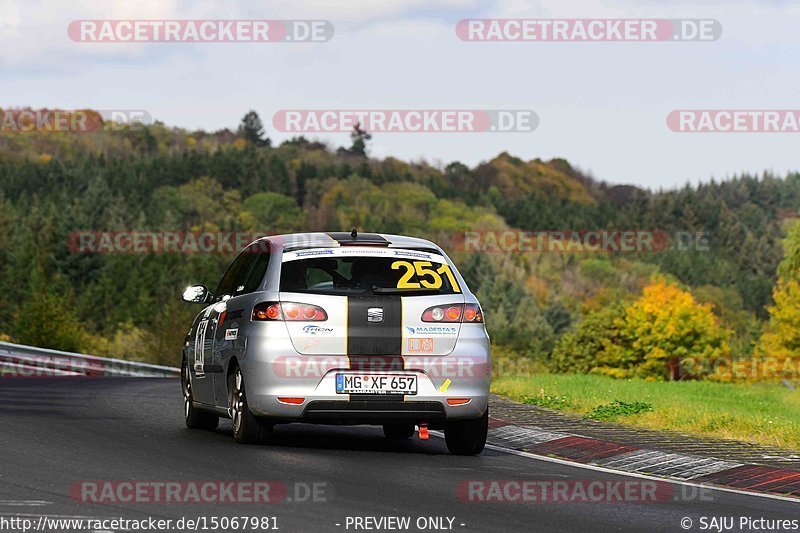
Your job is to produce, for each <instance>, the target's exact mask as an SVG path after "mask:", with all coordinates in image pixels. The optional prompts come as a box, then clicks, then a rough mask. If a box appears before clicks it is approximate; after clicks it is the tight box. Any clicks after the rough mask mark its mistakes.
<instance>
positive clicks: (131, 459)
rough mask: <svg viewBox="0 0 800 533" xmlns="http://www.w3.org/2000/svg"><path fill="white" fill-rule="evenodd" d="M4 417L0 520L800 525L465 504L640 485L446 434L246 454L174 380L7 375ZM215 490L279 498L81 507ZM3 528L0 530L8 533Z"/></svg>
mask: <svg viewBox="0 0 800 533" xmlns="http://www.w3.org/2000/svg"><path fill="white" fill-rule="evenodd" d="M0 413H2V414H1V415H0V416H1V417H2V418H1V420H0V423H2V428H3V429H2V431H1V432H0V443H2V455H1V456H0V457H2V459H0V519H8V518H11V517H17V518H29V519H30V520H32V521H33V522H36V523H37V524H38V520H39V519H40V518H41V517H42V516H45V517H49V518H58V517H62V518H63V517H77V518H79V519H86V518H128V519H146V518H150V517H152V518H154V519H172V520H178V519H181V518H192V519H195V520H199V519H200V517H205V518H206V520H208V519H210V518H211V517H217V518H219V517H234V516H241V517H268V518H270V519H271V520H272V522H271V523H270V524H269V527H275V526H277V527H278V529H279V530H280V531H314V532H324V531H339V532H344V531H473V532H477V531H537V532H538V531H647V532H653V531H687V530H688V531H702V530H704V528H702V524H703V522H702V521H701V520H703V519H705V524H706V525H710V524H711V522H710V520H711V519H712V518H715V517H716V518H719V519H722V518H729V519H733V520H734V522H733V523H734V527H733V528H732V529H730V530H732V531H739V530H740V529H741V528H740V522H739V520H740V519H741V517H748V518H749V519H753V520H759V519H767V520H775V519H786V520H795V521H796V520H798V519H800V504H798V503H793V502H788V501H781V500H778V499H771V498H765V497H759V496H750V495H746V494H736V493H730V492H724V491H719V490H712V489H703V490H702V493H701V494H697V492H698V491H697V489H694V488H692V487H684V486H681V485H674V486H671V487H672V488H673V489H674V491H673V492H674V493H671V495H669V496H667V497H661V498H659V501H608V502H607V501H601V502H590V503H586V502H584V503H564V502H560V503H555V502H539V501H535V502H531V501H527V502H523V503H521V502H519V501H512V502H497V501H492V502H481V501H470V498H469V497H468V494H467V492H466V489H465V487H467V486H469V485H468V483H469V482H470V481H476V480H484V481H487V480H498V481H501V482H502V481H504V480H517V481H519V480H533V481H548V482H549V481H568V482H570V483H572V484H571V485H570V486H571V487H572V486H574V484H575V483H578V484H581V483H584V484H585V483H589V482H591V481H594V480H602V481H604V482H613V481H623V482H624V481H628V482H631V481H633V482H637V483H638V482H641V481H642V480H641V479H639V478H632V477H626V476H624V475H615V474H609V473H606V472H599V471H595V470H590V469H585V468H580V467H577V466H570V465H563V464H558V463H554V462H550V461H545V460H539V459H536V458H531V457H523V456H519V455H514V454H510V453H506V452H503V451H500V450H497V449H487V450H486V451H484V453H483V454H482V455H481V456H479V457H456V456H452V455H449V454H448V452H447V449H446V447H445V445H444V441H443V440H442V439H441V438H440V437H438V436H431V438H430V440H428V441H427V442H423V441H420V440H418V439H416V438H413V439H410V440H403V441H390V440H387V439H386V438H384V436H383V432H382V430H381V429H380V428H379V427H369V426H342V427H339V426H311V425H304V424H293V425H282V426H278V427H277V429H276V430H275V434H274V436H273V437H272V438H271V440H270V442H269V443H266V444H263V445H258V446H244V445H238V444H235V443H234V442H233V439H232V437H231V429H230V422H229V421H227V420H223V421H222V423H221V424H220V427H219V428H218V429H217V430H216V431H214V432H210V431H202V430H189V429H187V428H186V427H185V426H184V423H183V415H182V398H181V391H180V384H179V382H178V381H177V380H172V379H144V378H96V379H87V378H31V379H4V380H2V382H1V383H0ZM209 480H212V481H219V482H224V481H231V482H235V481H238V482H252V481H265V480H266V481H269V482H270V483H274V484H275V485H271V486H273V488H274V487H277V486H280V487H283V488H284V493H283V495H282V497H280V498H277V499H278V500H279V501H274V502H272V503H263V502H262V503H246V502H241V503H230V502H226V503H214V502H209V501H203V502H202V503H196V502H195V501H186V502H168V501H165V499H163V498H162V499H161V500H158V501H147V498H139V499H138V500H136V501H132V502H131V501H122V500H124V499H125V498H120V494H121V493H120V492H119V491H116V492H114V493H113V494H111V496H110V497H107V498H105V499H104V500H103V499H102V498H101V499H100V501H97V502H91V501H85V500H86V499H87V498H88V499H89V500H91V497H92V496H86V494H87V493H86V492H85V489H86V487H87V486H90V487H92V486H94V487H97V486H101V487H106V488H107V487H109V486H113V487H117V488H119V486H120V485H119V483H121V482H126V481H127V482H140V483H141V482H176V481H180V482H183V483H186V482H192V481H196V482H201V481H209ZM87 483H88V484H89V485H87ZM91 483H95V484H97V485H91ZM104 483H105V484H104ZM182 486H185V485H182ZM82 491H84V492H82ZM278 492H279V491H278ZM276 493H277V492H276V491H275V490H273V492H271V494H276ZM92 494H94V496H95V497H98V495H102V494H101V493H100V492H95V493H92ZM126 494H127V493H126ZM107 496H108V494H107ZM298 500H300V501H298ZM314 500H316V501H314ZM388 517H407V518H408V519H409V522H408V523H409V526H408V527H407V528H405V529H403V528H399V527H397V526H398V522H392V521H390V520H389V518H388ZM381 518H383V521H382V522H379V521H378V520H379V519H381ZM687 519H689V520H691V521H692V522H691V525H689V522H688V521H687ZM682 521H683V522H682ZM400 523H402V522H400ZM719 523H720V524H724V522H719ZM729 523H731V522H729ZM8 524H9V523H6V526H7V527H5V528H0V529H3V531H13V530H14V529H13V528H11V527H10V526H9V525H8ZM206 524H207V525H208V526H209V527H210V524H209V523H208V522H206ZM762 524H763V523H762ZM685 526H689V527H688V529H687V528H686V527H685ZM194 529H200V530H202V528H194ZM242 529H244V530H247V531H261V530H262V529H252V528H242V527H241V526H240V528H239V530H242ZM206 530H207V531H214V529H206ZM228 530H233V528H232V527H229V528H228ZM705 530H716V529H715V528H709V527H706V528H705ZM726 530H727V529H726ZM744 530H755V529H752V528H749V527H746V528H744ZM778 530H786V529H783V528H781V529H778ZM53 531H56V530H55V529H53ZM56 533H58V532H57V531H56Z"/></svg>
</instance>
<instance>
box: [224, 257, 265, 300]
mask: <svg viewBox="0 0 800 533" xmlns="http://www.w3.org/2000/svg"><path fill="white" fill-rule="evenodd" d="M255 258H256V256H255V255H254V254H252V253H249V252H247V251H244V252H242V253H240V254H239V256H238V257H237V258H236V259H235V260H234V261H233V263H232V264H231V266H230V267H229V268H228V271H227V272H225V275H224V276H222V280H221V281H220V282H219V286H218V287H217V292H216V296H217V297H218V298H222V297H223V296H225V295H228V296H233V295H234V293H235V292H236V289H237V287H239V286H241V285H244V276H245V275H246V274H247V271H248V269H249V266H250V262H251V261H253V260H254V259H255Z"/></svg>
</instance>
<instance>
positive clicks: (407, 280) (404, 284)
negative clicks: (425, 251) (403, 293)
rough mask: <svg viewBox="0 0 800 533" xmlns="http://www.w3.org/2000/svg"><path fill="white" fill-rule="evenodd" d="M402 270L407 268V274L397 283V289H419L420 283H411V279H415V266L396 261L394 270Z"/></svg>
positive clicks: (393, 265) (406, 262)
mask: <svg viewBox="0 0 800 533" xmlns="http://www.w3.org/2000/svg"><path fill="white" fill-rule="evenodd" d="M401 268H405V269H406V272H405V274H403V275H402V276H401V277H400V281H398V282H397V288H398V289H419V283H416V282H413V281H411V278H413V277H414V265H412V264H411V263H409V262H408V261H395V262H394V263H392V270H400V269H401Z"/></svg>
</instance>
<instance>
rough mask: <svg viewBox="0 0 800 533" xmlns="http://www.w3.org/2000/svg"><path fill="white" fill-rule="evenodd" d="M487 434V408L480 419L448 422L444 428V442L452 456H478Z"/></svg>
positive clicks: (484, 444)
mask: <svg viewBox="0 0 800 533" xmlns="http://www.w3.org/2000/svg"><path fill="white" fill-rule="evenodd" d="M488 434H489V408H488V407H487V408H486V411H484V412H483V416H481V417H480V418H474V419H471V420H456V421H453V422H448V423H447V425H445V428H444V440H445V442H446V443H447V449H448V450H450V453H452V454H453V455H478V454H479V453H481V452H482V451H483V448H484V446H486V437H487V435H488Z"/></svg>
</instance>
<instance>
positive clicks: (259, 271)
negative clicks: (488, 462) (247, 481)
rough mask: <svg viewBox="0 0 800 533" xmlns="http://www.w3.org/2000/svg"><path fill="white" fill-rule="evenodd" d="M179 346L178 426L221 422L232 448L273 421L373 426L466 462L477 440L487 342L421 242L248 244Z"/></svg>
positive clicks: (445, 271) (287, 239)
mask: <svg viewBox="0 0 800 533" xmlns="http://www.w3.org/2000/svg"><path fill="white" fill-rule="evenodd" d="M183 299H184V300H185V301H187V302H192V303H201V304H204V305H205V306H206V307H205V309H203V311H201V312H200V314H199V315H197V318H195V320H194V323H193V324H192V327H191V329H190V330H189V333H188V334H187V336H186V340H185V343H184V348H183V362H182V373H181V376H182V379H181V380H182V385H183V396H184V414H185V417H186V425H187V426H188V427H190V428H206V429H214V428H216V427H217V425H218V423H219V418H220V417H229V418H231V419H232V422H233V435H234V438H235V440H236V441H237V442H242V443H257V442H262V441H264V440H265V439H266V438H267V437H268V436H269V434H270V432H271V431H272V429H273V427H274V426H275V424H278V423H285V422H309V423H327V424H374V425H382V426H383V430H384V433H385V435H386V437H388V438H410V437H412V436H413V435H414V433H415V432H416V428H419V436H420V438H422V439H427V438H428V429H442V430H444V434H445V440H446V443H447V447H448V449H449V450H450V452H451V453H454V454H459V455H475V454H479V453H480V452H481V451H482V450H483V448H484V445H485V443H486V435H487V430H488V396H489V384H490V380H491V363H490V348H489V337H488V335H487V333H486V328H485V326H484V318H483V312H482V310H481V307H480V304H479V303H478V300H477V299H476V298H475V296H474V295H473V294H472V293H470V291H469V289H468V287H467V284H466V283H465V282H464V279H463V278H462V277H461V274H459V272H458V270H457V269H456V267H455V265H454V264H453V262H452V261H451V260H450V259H449V258H448V257H447V255H446V254H445V253H444V251H443V250H442V249H441V248H440V247H438V246H437V245H435V244H433V243H432V242H430V241H427V240H423V239H416V238H412V237H403V236H397V235H384V234H375V233H357V232H356V231H355V230H353V231H352V232H351V233H347V232H341V233H339V232H334V233H304V234H292V235H279V236H271V237H265V238H263V239H259V240H257V241H255V242H254V243H252V244H250V245H249V246H248V247H247V248H245V249H244V250H243V251H242V252H241V253H240V254H239V256H238V257H237V258H236V259H235V260H234V261H233V263H232V264H231V266H230V267H229V268H228V270H227V272H226V273H225V275H224V276H223V277H222V280H221V281H220V283H219V285H218V286H217V288H216V290H215V291H214V292H213V293H212V292H210V291H209V289H208V288H206V287H205V286H203V285H195V286H192V287H189V288H187V289H186V290H185V291H184V294H183Z"/></svg>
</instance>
